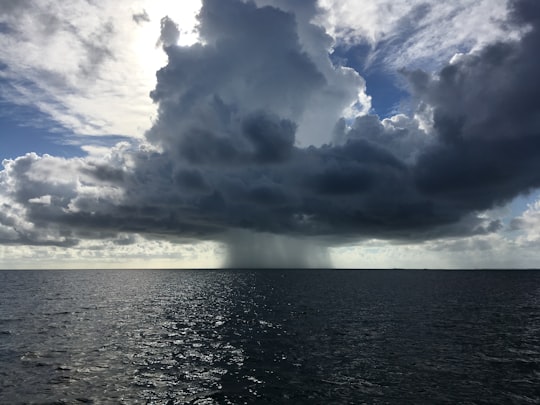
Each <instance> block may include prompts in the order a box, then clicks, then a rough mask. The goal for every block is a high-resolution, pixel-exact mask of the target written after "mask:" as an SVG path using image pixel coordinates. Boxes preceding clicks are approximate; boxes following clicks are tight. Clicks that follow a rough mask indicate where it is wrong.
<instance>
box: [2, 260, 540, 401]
mask: <svg viewBox="0 0 540 405" xmlns="http://www.w3.org/2000/svg"><path fill="white" fill-rule="evenodd" d="M0 403H1V404H23V403H24V404H76V403H91V404H116V403H118V404H123V403H125V404H200V405H203V404H204V405H207V404H208V405H210V404H363V403H366V404H409V403H410V404H444V403H448V404H450V403H452V404H455V403H460V404H494V403H505V404H538V403H540V272H538V271H515V270H513V271H422V270H418V271H411V270H407V271H405V270H371V271H369V270H354V271H352V270H242V271H240V270H238V271H234V270H208V271H207V270H189V271H186V270H99V271H98V270H84V271H80V270H77V271H75V270H74V271H0Z"/></svg>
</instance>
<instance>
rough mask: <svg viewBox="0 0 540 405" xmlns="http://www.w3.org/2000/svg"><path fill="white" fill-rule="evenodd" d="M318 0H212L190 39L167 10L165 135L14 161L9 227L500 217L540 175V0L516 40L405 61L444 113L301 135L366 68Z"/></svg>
mask: <svg viewBox="0 0 540 405" xmlns="http://www.w3.org/2000/svg"><path fill="white" fill-rule="evenodd" d="M306 4H308V3H304V7H305V8H301V7H302V6H301V5H298V7H300V8H299V9H298V13H300V14H299V16H300V17H298V18H297V19H295V17H294V14H292V13H290V12H286V11H284V10H282V9H279V8H274V7H258V6H256V5H255V4H253V3H243V2H239V1H233V0H219V1H218V0H206V1H205V2H204V6H203V9H202V11H201V14H200V33H201V37H202V38H203V39H204V41H205V44H204V45H201V44H197V45H193V46H191V47H178V46H176V45H172V44H171V43H170V41H168V40H166V39H167V38H169V39H170V36H171V35H172V36H174V35H175V33H174V29H173V28H174V25H171V23H170V22H169V21H167V20H164V21H163V22H162V23H163V26H164V27H166V28H167V32H166V35H167V38H162V40H163V42H162V43H163V44H164V50H165V51H166V53H167V55H168V57H169V63H168V65H167V66H165V67H164V68H163V69H161V70H160V71H159V72H158V74H157V78H158V83H157V86H156V89H155V90H154V91H153V92H152V94H151V97H152V98H153V100H154V101H155V102H156V103H157V104H158V107H159V116H158V118H157V120H156V122H155V124H154V126H153V127H152V128H151V129H150V130H149V131H148V133H147V134H146V137H147V141H148V143H149V145H151V146H150V147H149V146H148V145H143V146H141V147H140V148H139V149H134V148H131V147H128V146H125V145H123V146H122V145H119V146H118V147H117V148H116V149H115V150H114V151H112V152H111V153H110V155H109V156H107V157H102V158H96V157H95V156H90V157H88V158H85V159H77V160H74V159H71V160H69V159H68V160H65V159H60V158H54V157H50V156H44V157H38V156H36V155H34V154H29V155H26V156H24V157H20V158H18V159H16V160H14V161H6V162H4V165H5V167H6V168H5V170H4V171H3V172H0V183H1V185H2V189H3V190H4V191H3V195H2V200H1V201H0V203H2V204H3V210H2V214H1V215H0V224H1V227H0V240H2V241H3V242H11V243H51V244H64V245H66V244H67V245H69V244H72V243H76V241H77V240H78V239H81V238H103V237H109V236H110V235H114V234H115V233H117V232H137V233H145V234H150V235H163V236H167V235H171V236H172V235H174V236H181V237H184V238H186V239H191V240H192V239H207V238H210V239H218V240H219V239H220V238H224V237H225V236H224V235H227V234H228V233H229V232H230V231H231V230H233V229H247V230H253V231H263V232H271V233H276V234H282V235H298V236H314V237H320V238H324V239H326V240H327V242H328V243H339V242H343V241H346V240H349V239H353V238H362V237H377V238H385V239H395V240H407V241H411V240H426V239H431V238H439V237H444V236H458V235H472V234H484V233H491V232H496V231H497V230H499V229H500V228H501V224H500V223H499V222H498V221H489V220H485V218H483V217H482V216H479V215H478V213H479V212H481V211H483V210H487V209H490V208H492V207H494V206H496V205H498V204H503V203H505V202H508V201H509V200H510V199H512V198H514V197H515V196H516V195H518V194H520V193H526V192H528V191H530V190H532V189H534V188H537V187H539V186H540V104H539V102H538V94H540V79H539V76H538V73H537V72H539V71H540V56H539V54H538V52H537V50H538V49H540V31H539V28H540V21H539V15H540V4H538V2H535V1H534V0H520V1H515V2H514V9H513V13H514V14H513V18H514V23H515V24H518V25H525V24H529V25H530V26H531V30H530V31H529V32H528V34H526V35H525V36H524V37H523V39H522V40H521V41H520V42H511V43H496V44H492V45H489V46H487V47H485V48H484V49H483V50H482V51H479V52H477V53H474V54H470V55H467V56H464V57H463V58H461V59H460V60H458V61H456V62H454V63H452V64H450V65H448V66H447V67H445V68H444V69H442V70H441V71H440V72H439V73H438V74H436V75H430V74H428V73H425V72H422V71H408V72H404V75H405V76H406V77H407V79H408V81H409V83H410V86H411V91H412V95H413V97H414V98H415V100H417V102H418V112H419V113H420V112H425V111H431V112H432V114H433V131H432V133H429V134H428V133H426V132H424V131H423V130H421V129H420V128H419V124H418V122H417V121H416V119H413V118H408V117H405V116H399V117H396V119H394V120H385V121H383V122H381V121H380V120H379V119H378V118H377V117H374V116H363V117H360V118H358V119H356V121H355V122H354V123H353V124H352V126H350V127H349V126H347V125H345V121H344V120H336V121H334V122H332V126H333V127H335V129H334V132H333V133H327V134H325V136H326V137H327V138H328V139H329V140H330V139H333V142H332V143H328V144H327V145H324V146H321V147H313V146H312V147H308V148H301V147H299V146H297V143H295V140H296V139H297V132H298V130H299V123H300V122H302V120H303V119H305V117H306V116H309V112H310V111H311V110H312V109H316V108H318V105H319V104H318V100H320V94H321V93H322V94H328V95H329V98H328V100H329V101H328V102H329V108H330V109H339V108H341V109H343V107H345V106H346V105H347V103H349V102H350V101H351V89H354V88H357V87H358V86H359V85H361V79H359V77H358V76H357V75H354V74H351V73H350V72H347V71H343V70H339V68H335V69H329V63H330V62H329V60H328V54H327V51H326V48H325V47H326V46H327V45H326V44H327V43H323V44H322V45H317V44H320V43H321V42H320V41H319V40H320V39H321V38H323V39H325V38H326V37H325V34H324V32H322V30H321V29H320V28H319V27H315V26H312V25H310V24H308V22H307V21H308V19H302V18H301V16H302V15H304V16H308V15H309V13H314V12H316V9H315V8H314V6H313V5H312V8H310V7H308V6H306ZM309 4H311V3H309ZM289 7H292V10H293V11H295V10H294V4H293V3H290V5H289ZM282 8H283V7H282ZM327 39H328V38H326V40H327ZM346 84H350V86H349V87H347V86H346ZM333 90H335V91H333ZM314 100H315V101H317V102H314ZM308 110H309V111H308ZM306 111H307V112H306ZM306 114H307V115H306ZM310 128H312V127H310ZM313 130H315V129H313ZM316 136H320V135H316ZM21 218H22V219H21ZM45 234H46V235H47V237H44V235H45ZM32 241H33V242H32Z"/></svg>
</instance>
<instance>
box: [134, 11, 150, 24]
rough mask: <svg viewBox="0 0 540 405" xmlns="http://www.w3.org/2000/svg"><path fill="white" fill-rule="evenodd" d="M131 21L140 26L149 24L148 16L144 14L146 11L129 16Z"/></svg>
mask: <svg viewBox="0 0 540 405" xmlns="http://www.w3.org/2000/svg"><path fill="white" fill-rule="evenodd" d="M131 18H132V19H133V21H135V22H136V23H137V24H142V23H145V22H150V16H149V15H148V13H147V12H146V10H143V11H141V12H140V13H135V14H133V15H132V16H131Z"/></svg>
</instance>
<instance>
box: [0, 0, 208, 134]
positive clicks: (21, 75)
mask: <svg viewBox="0 0 540 405" xmlns="http://www.w3.org/2000/svg"><path fill="white" fill-rule="evenodd" d="M15 4H16V5H15V6H14V7H12V8H11V9H10V10H7V11H6V12H4V13H1V12H0V23H2V24H3V25H4V27H7V29H4V30H3V31H0V62H2V63H3V64H4V65H5V66H6V68H5V69H2V70H0V78H1V79H4V81H5V83H4V84H3V85H1V86H0V97H1V98H4V99H5V100H6V101H8V102H11V103H14V104H18V105H29V106H33V107H36V108H38V109H39V110H40V111H41V112H43V113H45V114H46V115H47V116H49V117H51V118H52V119H53V121H56V122H57V123H58V124H60V125H61V126H64V127H66V128H68V129H69V130H72V131H73V132H75V133H76V134H85V135H117V134H118V135H127V136H133V137H142V135H143V133H144V131H145V130H146V129H147V128H148V127H150V125H151V118H152V117H153V115H154V114H155V110H156V108H155V105H153V104H152V102H151V100H150V97H149V96H148V94H149V92H150V91H151V90H152V89H153V88H154V85H155V73H156V70H157V69H159V68H160V67H161V66H163V65H164V64H165V62H166V58H165V55H164V54H163V52H162V51H161V49H160V48H159V47H156V42H157V40H158V38H159V30H160V19H161V18H162V17H164V16H165V15H167V14H169V15H170V16H171V17H172V18H175V20H176V22H177V23H180V28H181V37H180V42H181V43H184V44H189V43H192V42H193V41H194V40H195V38H196V34H195V33H193V26H194V24H195V21H196V20H195V13H196V12H197V10H198V8H200V1H199V0H191V1H182V2H173V1H170V0H159V1H146V0H118V1H114V2H111V1H107V2H97V3H94V2H87V1H83V0H74V1H69V2H57V1H53V0H36V1H32V3H31V5H29V4H26V2H24V1H21V2H20V3H15ZM142 12H145V13H146V16H147V21H146V20H143V21H141V20H139V22H137V21H136V20H135V19H134V18H133V15H135V14H137V13H142Z"/></svg>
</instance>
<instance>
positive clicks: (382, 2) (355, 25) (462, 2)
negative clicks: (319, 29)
mask: <svg viewBox="0 0 540 405" xmlns="http://www.w3.org/2000/svg"><path fill="white" fill-rule="evenodd" d="M507 3H508V1H507V0H456V1H451V2H441V1H438V0H370V1H362V2H358V1H356V0H320V4H321V5H322V6H323V7H324V8H326V9H327V14H326V15H324V16H322V17H320V20H319V21H320V23H322V24H323V25H324V26H326V27H327V29H328V31H329V32H330V33H331V34H332V35H333V36H334V37H335V38H336V39H337V40H338V43H342V44H349V45H351V44H357V43H362V42H363V43H368V44H370V45H371V46H373V48H374V52H375V53H374V54H373V55H372V57H373V58H374V57H375V56H376V55H378V56H379V57H380V58H382V62H383V65H386V66H390V67H391V68H394V69H395V68H401V67H410V66H411V65H414V66H423V67H426V66H427V67H435V66H439V65H440V63H441V62H447V61H448V60H449V58H451V57H452V56H453V55H454V54H455V53H457V52H463V51H466V52H467V51H469V50H473V49H478V48H481V47H482V46H484V45H485V44H487V43H491V42H493V41H496V40H499V39H507V38H508V37H509V36H515V37H517V36H518V33H517V32H515V31H513V32H509V31H507V28H505V26H504V22H505V20H506V17H507V14H508V9H507Z"/></svg>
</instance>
